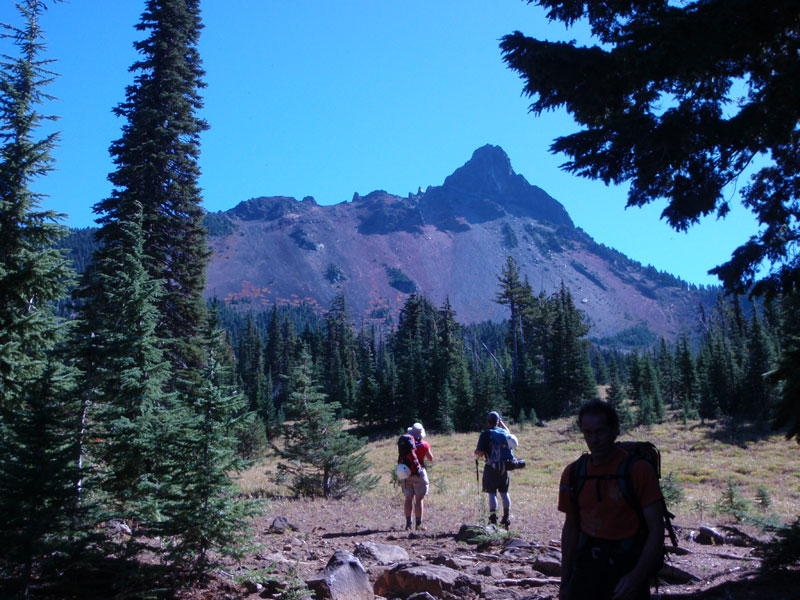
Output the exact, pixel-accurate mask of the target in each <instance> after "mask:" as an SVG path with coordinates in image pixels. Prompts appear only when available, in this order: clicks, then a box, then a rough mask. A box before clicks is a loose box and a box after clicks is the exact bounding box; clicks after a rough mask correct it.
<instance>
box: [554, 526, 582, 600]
mask: <svg viewBox="0 0 800 600" xmlns="http://www.w3.org/2000/svg"><path fill="white" fill-rule="evenodd" d="M580 533H581V524H580V518H579V517H578V514H577V513H567V515H566V516H565V518H564V527H562V529H561V589H560V590H559V593H558V597H559V598H560V600H568V598H567V585H569V578H570V576H571V575H572V569H573V565H574V564H575V557H576V556H577V553H578V536H579V535H580Z"/></svg>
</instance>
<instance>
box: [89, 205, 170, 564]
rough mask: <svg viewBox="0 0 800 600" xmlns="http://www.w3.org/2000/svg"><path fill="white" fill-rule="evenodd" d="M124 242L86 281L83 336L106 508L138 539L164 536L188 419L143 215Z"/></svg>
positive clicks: (107, 249) (105, 250)
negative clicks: (175, 460) (163, 332)
mask: <svg viewBox="0 0 800 600" xmlns="http://www.w3.org/2000/svg"><path fill="white" fill-rule="evenodd" d="M117 227H118V229H119V235H118V237H117V238H116V239H115V240H114V241H113V242H111V241H109V243H108V244H106V245H105V246H103V247H102V248H101V249H100V250H98V252H97V253H96V254H95V260H94V261H93V263H92V265H91V266H90V268H89V269H88V270H87V271H86V273H85V274H84V284H83V286H82V288H81V296H82V297H83V298H85V299H86V302H85V303H84V304H83V306H82V308H81V323H80V330H81V331H83V332H87V333H86V334H85V335H84V336H83V342H84V343H86V344H89V345H91V347H92V349H91V350H90V351H88V352H84V353H83V355H84V356H91V357H93V358H96V359H97V360H96V362H95V363H94V364H83V365H82V366H83V368H84V372H92V373H93V377H91V378H86V379H84V380H83V382H82V388H83V389H82V395H83V396H84V397H86V398H88V399H89V402H88V404H89V405H90V406H91V410H90V412H89V415H88V417H87V425H86V426H87V428H88V433H87V436H86V437H87V439H90V440H94V441H95V443H94V445H93V447H92V448H91V450H92V455H93V456H94V457H95V462H96V464H98V466H101V467H102V470H101V472H100V474H99V477H100V482H101V486H102V489H103V491H104V492H105V494H106V502H107V504H108V506H109V509H110V511H111V514H112V515H113V517H114V518H117V519H120V520H125V521H130V522H132V523H135V524H138V526H137V527H134V532H133V533H134V536H133V538H132V540H131V541H132V544H131V551H133V550H134V549H135V544H136V541H137V540H138V539H139V537H142V536H149V535H158V534H159V533H160V532H161V525H162V523H163V520H164V516H163V514H162V511H161V505H160V502H161V501H160V499H159V494H160V492H161V491H162V487H163V485H164V482H165V478H166V477H167V476H168V473H166V472H165V466H164V465H165V462H166V461H165V459H164V453H165V452H166V450H167V447H166V446H164V445H163V444H164V443H166V444H167V446H168V445H169V444H171V443H175V440H178V439H181V438H182V437H183V436H182V435H181V429H182V426H183V420H184V419H185V414H184V413H183V412H180V416H178V415H175V417H176V418H173V415H172V414H171V411H172V410H173V409H174V410H178V407H177V397H176V394H175V393H174V392H168V391H167V382H168V379H169V375H170V368H169V363H168V362H167V361H166V359H165V358H164V355H163V350H162V345H161V342H160V340H159V339H158V337H157V335H156V328H157V327H158V317H159V315H158V310H157V308H156V305H157V302H158V299H159V297H160V294H161V286H160V283H159V282H158V281H154V280H153V279H151V278H149V277H148V275H147V272H146V271H145V267H144V264H143V261H142V254H143V246H144V238H143V236H142V232H141V212H139V213H138V214H134V215H133V219H132V220H131V221H129V222H127V223H118V224H117Z"/></svg>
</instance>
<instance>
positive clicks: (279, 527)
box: [269, 517, 300, 533]
mask: <svg viewBox="0 0 800 600" xmlns="http://www.w3.org/2000/svg"><path fill="white" fill-rule="evenodd" d="M287 529H291V530H293V531H300V529H299V528H298V527H297V525H294V524H293V523H290V522H289V519H287V518H286V517H275V519H274V520H273V521H272V525H270V526H269V531H270V533H283V532H285V531H286V530H287Z"/></svg>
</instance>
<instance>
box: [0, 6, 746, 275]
mask: <svg viewBox="0 0 800 600" xmlns="http://www.w3.org/2000/svg"><path fill="white" fill-rule="evenodd" d="M11 5H12V3H11V2H8V1H6V2H3V3H2V6H0V21H3V22H12V23H17V22H18V20H17V16H16V14H15V13H14V11H13V7H12V6H11ZM201 6H202V10H203V21H204V24H205V29H204V31H203V34H202V39H201V43H200V53H201V56H202V58H203V62H204V67H205V70H206V77H205V81H206V83H207V85H208V87H207V88H206V89H205V90H204V92H203V95H204V98H205V108H204V110H203V116H204V118H206V119H207V120H208V122H209V124H210V126H211V129H210V130H209V131H208V132H206V133H205V134H204V136H203V145H202V157H201V167H202V170H203V175H202V177H201V180H200V184H201V186H202V187H203V190H204V192H203V193H204V205H205V207H206V209H207V210H210V211H216V210H225V209H228V208H231V207H233V206H235V205H236V204H237V203H238V202H241V201H242V200H246V199H248V198H252V197H256V196H273V195H286V196H294V197H296V198H298V199H299V198H302V197H304V196H314V198H315V199H316V200H317V202H319V203H321V204H334V203H338V202H343V201H349V200H350V199H351V198H352V197H353V193H354V192H358V193H359V194H362V195H364V194H367V193H369V192H370V191H373V190H375V189H384V190H386V191H388V192H390V193H394V194H398V195H403V196H404V195H406V194H408V193H409V192H415V191H416V190H417V188H419V187H422V188H425V187H427V186H428V185H440V184H441V183H442V182H443V181H444V178H445V177H446V176H447V175H449V174H450V173H451V172H452V171H454V170H455V169H456V168H457V167H459V166H461V165H462V164H463V163H464V162H466V161H467V160H468V159H469V157H470V156H471V155H472V152H473V151H474V150H475V149H476V148H478V147H480V146H482V145H484V144H487V143H490V144H495V145H499V146H502V147H503V149H504V150H505V151H506V152H507V154H508V155H509V157H510V159H511V163H512V166H513V167H514V169H515V170H516V171H517V172H518V173H521V174H523V175H524V176H525V177H526V178H527V179H528V181H529V182H531V183H532V184H535V185H538V186H539V187H541V188H543V189H544V190H545V191H547V192H548V193H549V194H550V195H551V196H553V197H554V198H556V199H557V200H559V201H560V202H561V203H562V204H563V205H564V206H565V207H566V209H567V211H568V212H569V213H570V215H571V216H572V218H573V220H574V221H575V223H576V225H578V226H579V227H582V228H583V229H584V230H585V231H586V232H587V233H589V235H591V236H592V237H593V238H594V239H595V240H597V241H598V242H601V243H604V244H606V245H608V246H611V247H613V248H616V249H618V250H620V251H622V252H624V253H625V254H627V255H628V256H629V257H631V258H633V259H635V260H638V261H640V262H642V263H644V264H652V265H653V266H655V267H656V268H658V269H661V270H665V271H668V272H670V273H673V274H675V275H678V276H680V277H681V278H683V279H685V280H686V281H689V282H691V283H697V284H715V283H716V280H715V279H714V278H712V277H710V276H708V275H707V274H706V271H707V270H708V269H709V268H711V267H713V266H715V265H717V264H719V263H720V262H723V261H725V260H727V259H728V258H729V256H730V253H731V251H732V250H733V249H734V248H735V247H736V246H738V245H739V244H741V243H742V242H743V241H744V240H745V239H746V238H747V237H748V236H749V235H751V234H753V233H755V230H756V225H755V223H754V221H753V219H752V217H751V216H750V214H749V213H748V212H747V211H746V210H745V209H743V208H742V207H741V206H740V205H738V204H737V203H734V204H733V210H732V213H731V215H729V216H728V217H727V218H726V219H725V220H724V221H721V222H718V221H717V220H716V219H714V218H713V217H712V218H709V219H706V220H705V221H703V222H702V223H701V224H700V225H699V226H695V227H694V228H693V229H692V230H690V232H689V233H688V234H685V233H678V232H675V231H673V230H671V229H670V228H669V227H668V226H667V225H666V223H665V222H664V221H661V220H660V219H659V216H660V213H661V210H662V209H663V205H660V206H657V205H651V206H648V207H646V208H644V209H639V208H632V209H627V210H626V209H625V208H624V207H625V198H626V194H625V189H624V188H618V187H616V188H615V187H606V186H605V185H603V184H602V183H600V182H594V181H589V180H583V179H579V178H576V177H574V176H572V175H569V174H567V173H564V172H562V171H560V170H559V168H558V166H559V165H560V164H561V163H562V162H564V157H562V156H553V155H551V154H549V152H548V147H549V145H550V143H551V142H552V140H553V138H554V137H555V136H557V135H563V134H566V133H570V132H571V131H574V129H575V127H574V124H573V123H572V121H571V119H570V118H569V116H568V115H566V114H565V113H547V114H545V115H542V116H540V117H533V116H532V115H530V114H529V113H528V105H529V103H530V102H529V100H527V99H525V98H523V97H522V96H521V90H522V82H521V80H520V79H519V78H518V77H517V76H516V75H515V74H514V73H513V72H511V71H509V70H508V69H507V68H506V67H505V65H504V63H503V62H502V60H501V54H500V50H499V48H498V40H499V38H500V37H501V36H502V35H504V34H506V33H510V32H512V31H513V30H515V29H519V30H520V31H522V32H523V33H525V34H527V35H532V36H537V37H547V38H550V39H563V40H569V39H573V38H575V39H579V40H585V39H586V35H585V33H586V30H585V29H581V28H578V29H573V30H569V31H568V30H565V29H564V27H563V26H561V25H560V24H555V23H553V24H551V23H548V22H547V20H546V19H545V17H544V14H543V12H542V11H541V10H540V9H538V8H536V7H533V6H528V5H527V3H525V2H523V1H522V0H427V1H417V0H406V1H404V2H389V1H388V0H340V1H338V2H330V1H329V0H205V1H204V2H202V5H201ZM143 7H144V2H143V0H136V1H134V0H69V1H67V2H64V3H59V4H56V5H55V6H53V7H51V9H50V10H49V11H48V13H47V15H46V16H45V19H44V21H43V27H44V30H45V36H46V39H47V55H48V56H49V57H52V58H54V59H56V60H57V62H56V63H55V64H54V65H53V67H52V68H53V70H54V71H56V72H57V73H59V74H60V77H59V78H58V79H57V80H56V81H55V82H54V84H53V85H51V86H50V88H49V90H48V91H49V92H50V93H52V94H53V95H54V96H56V97H57V98H59V100H58V101H57V102H54V103H52V104H51V105H49V106H48V107H47V109H48V111H49V112H50V113H51V114H55V115H58V116H59V117H60V120H59V121H58V123H57V128H58V129H59V130H60V131H61V140H60V144H59V147H58V148H57V150H56V151H55V153H54V156H55V159H56V161H57V162H56V165H55V168H56V170H55V171H54V172H53V173H52V174H50V175H48V176H47V177H46V178H45V179H43V180H41V181H39V182H38V183H37V184H36V188H37V190H40V191H42V192H44V193H46V194H48V195H49V197H48V199H47V200H46V202H45V207H46V208H53V209H56V210H59V211H61V212H64V213H66V214H68V215H69V216H68V218H67V219H66V223H67V224H68V225H70V226H73V227H85V226H89V225H92V224H93V220H94V215H93V214H92V206H93V205H94V204H95V203H96V202H97V201H99V200H101V199H102V198H104V197H106V196H107V195H108V193H109V190H110V184H109V183H108V181H107V179H106V177H107V175H108V173H109V172H110V171H111V170H112V168H113V165H112V164H111V161H110V159H109V157H108V147H109V144H110V143H111V142H112V141H113V140H115V139H117V138H118V137H119V135H120V128H121V126H122V121H121V120H120V119H118V118H116V117H114V116H113V115H112V113H111V109H112V108H113V107H114V106H115V105H116V104H117V103H119V102H120V101H121V100H123V98H124V89H125V86H126V85H128V84H129V83H131V81H132V75H131V74H130V73H129V72H128V67H129V66H130V65H131V64H132V63H133V61H134V60H135V58H136V57H135V53H134V50H133V48H132V42H133V41H134V40H135V39H137V36H139V35H140V34H138V33H137V32H136V31H135V30H134V25H135V24H136V23H137V22H138V20H139V16H140V14H141V12H142V9H143ZM2 48H3V50H5V51H7V50H8V48H7V46H3V47H2ZM743 183H744V182H741V184H743ZM734 196H735V192H734V191H731V197H734Z"/></svg>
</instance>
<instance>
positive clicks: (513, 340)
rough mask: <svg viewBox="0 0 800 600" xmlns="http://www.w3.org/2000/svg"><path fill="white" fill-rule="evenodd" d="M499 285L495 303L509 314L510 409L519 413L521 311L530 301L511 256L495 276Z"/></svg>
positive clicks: (522, 350)
mask: <svg viewBox="0 0 800 600" xmlns="http://www.w3.org/2000/svg"><path fill="white" fill-rule="evenodd" d="M497 280H498V282H499V283H500V290H499V291H498V292H497V294H496V297H495V301H496V302H497V303H498V304H502V305H503V306H508V310H509V312H510V315H509V320H508V327H509V329H508V341H509V347H510V349H511V374H510V379H511V390H510V391H511V409H512V411H515V412H518V411H519V400H518V398H517V396H518V394H519V391H520V387H521V382H522V380H523V379H524V377H523V374H522V371H521V368H520V365H521V363H522V360H521V357H522V354H523V352H524V348H523V341H524V336H523V335H522V311H523V309H524V306H525V305H526V304H527V303H528V301H529V300H530V293H529V287H528V289H526V286H525V285H524V284H523V282H522V280H521V279H520V272H519V266H518V265H517V261H515V260H514V257H513V256H510V255H509V256H508V257H506V263H505V265H504V266H503V269H502V271H501V272H500V275H498V276H497Z"/></svg>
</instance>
